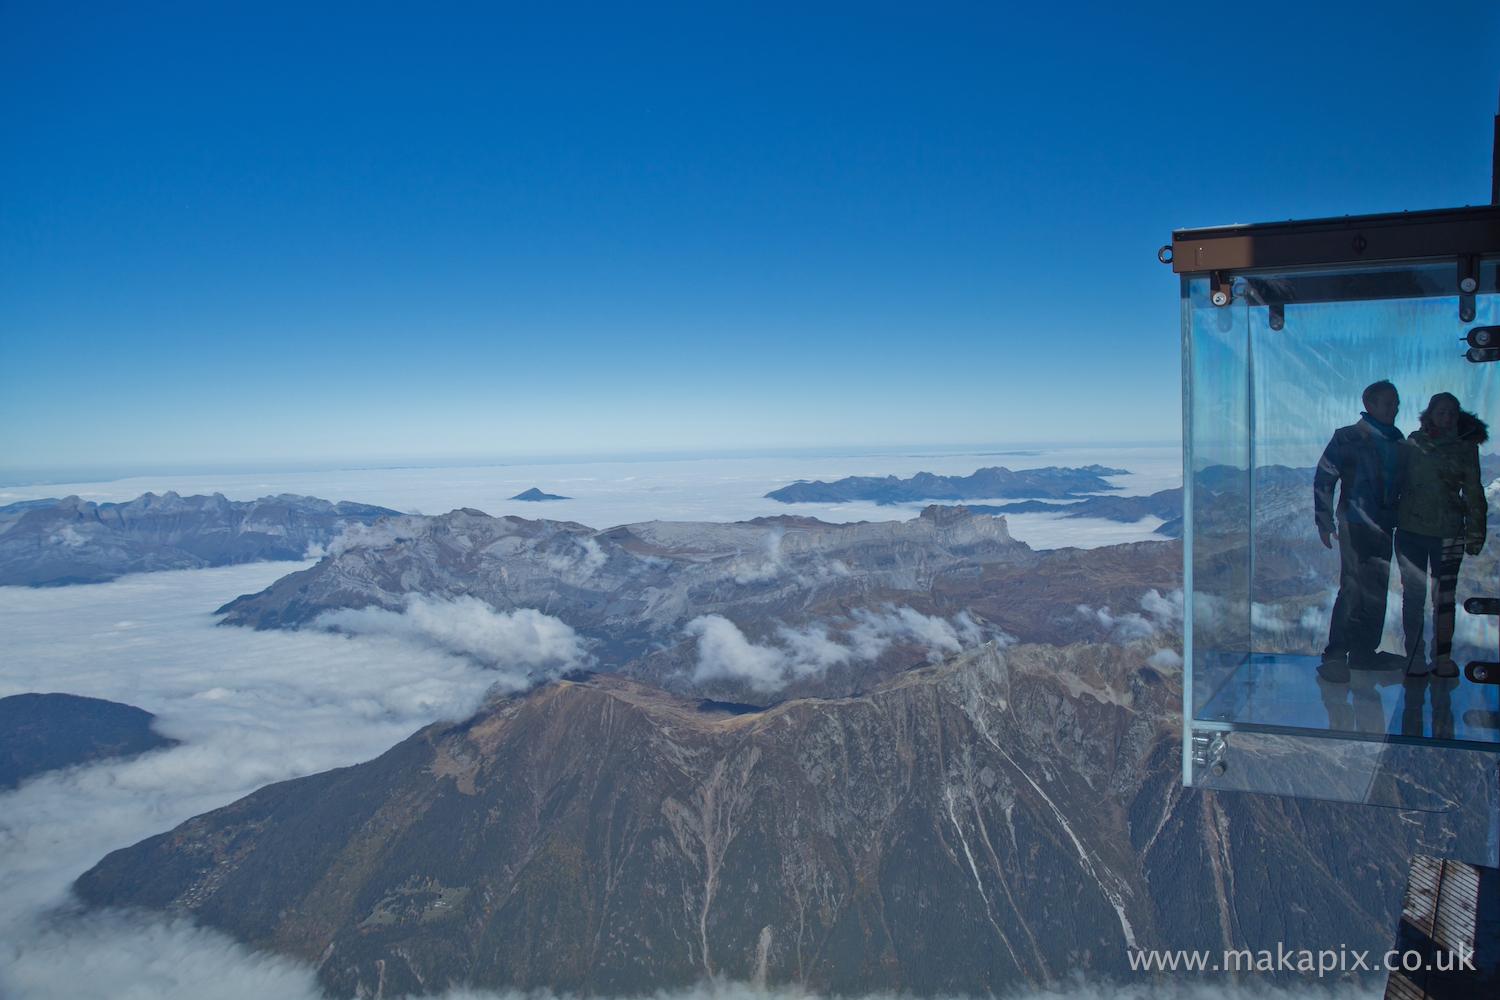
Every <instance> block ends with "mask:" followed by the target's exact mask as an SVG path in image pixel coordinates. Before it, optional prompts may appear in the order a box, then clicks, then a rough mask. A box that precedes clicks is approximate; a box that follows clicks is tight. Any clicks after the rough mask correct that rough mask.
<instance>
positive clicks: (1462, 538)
mask: <svg viewBox="0 0 1500 1000" xmlns="http://www.w3.org/2000/svg"><path fill="white" fill-rule="evenodd" d="M1418 422H1419V423H1420V425H1421V426H1420V427H1418V428H1417V430H1414V431H1412V432H1411V436H1410V437H1409V438H1407V443H1408V445H1409V447H1408V449H1407V471H1406V482H1405V485H1404V486H1403V487H1402V491H1401V500H1400V503H1399V512H1398V517H1397V523H1396V561H1397V564H1398V565H1399V567H1400V569H1401V628H1402V631H1403V632H1404V633H1405V635H1406V655H1407V661H1408V665H1407V670H1406V672H1407V675H1408V676H1410V677H1421V676H1422V675H1424V674H1426V673H1427V672H1428V670H1429V669H1431V671H1432V673H1433V674H1434V675H1436V676H1437V677H1440V678H1453V677H1457V676H1458V664H1457V663H1455V662H1454V661H1453V656H1452V652H1453V616H1454V603H1455V601H1454V598H1455V594H1456V592H1457V590H1458V571H1459V568H1460V566H1461V565H1462V563H1463V558H1464V553H1465V552H1467V553H1468V554H1469V555H1471V556H1477V555H1479V553H1480V551H1481V550H1483V548H1484V538H1485V531H1486V529H1487V527H1488V526H1487V524H1486V514H1487V507H1488V501H1487V500H1486V498H1485V495H1484V486H1483V485H1482V484H1481V482H1480V476H1479V446H1480V445H1481V444H1483V443H1484V442H1485V441H1487V440H1489V436H1490V435H1489V428H1488V427H1486V426H1485V423H1484V421H1483V420H1480V419H1479V418H1478V417H1476V416H1475V415H1474V414H1472V413H1468V412H1466V411H1465V410H1464V409H1463V408H1462V407H1460V406H1459V404H1458V397H1457V396H1454V395H1453V394H1452V393H1450V392H1440V393H1438V394H1437V395H1435V396H1433V397H1432V399H1431V400H1430V401H1429V402H1428V404H1427V409H1425V410H1423V411H1422V415H1421V417H1420V418H1419V420H1418ZM1429 578H1430V579H1431V580H1432V581H1433V584H1434V586H1433V588H1432V590H1433V593H1432V631H1431V632H1430V633H1427V632H1426V622H1425V621H1424V619H1425V617H1426V610H1427V589H1428V580H1429ZM1424 634H1430V635H1431V636H1432V662H1431V664H1429V663H1428V661H1427V650H1426V644H1425V642H1424V641H1423V635H1424ZM1410 690H1411V689H1410V688H1408V694H1410ZM1434 707H1436V705H1435V704H1434ZM1433 735H1437V734H1436V733H1434V734H1433Z"/></svg>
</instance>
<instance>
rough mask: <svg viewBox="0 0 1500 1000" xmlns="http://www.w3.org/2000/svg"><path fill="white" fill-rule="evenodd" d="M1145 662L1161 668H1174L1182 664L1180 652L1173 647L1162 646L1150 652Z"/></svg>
mask: <svg viewBox="0 0 1500 1000" xmlns="http://www.w3.org/2000/svg"><path fill="white" fill-rule="evenodd" d="M1146 662H1147V663H1149V664H1151V665H1152V666H1153V667H1157V668H1158V669H1161V670H1176V669H1177V668H1178V667H1181V666H1182V654H1181V653H1179V652H1177V650H1175V649H1169V648H1162V649H1158V650H1157V651H1156V652H1154V653H1152V654H1151V656H1150V658H1149V659H1147V660H1146Z"/></svg>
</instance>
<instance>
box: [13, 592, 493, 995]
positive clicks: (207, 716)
mask: <svg viewBox="0 0 1500 1000" xmlns="http://www.w3.org/2000/svg"><path fill="white" fill-rule="evenodd" d="M298 568H299V567H298V566H297V565H295V564H293V565H288V564H285V563H281V564H274V563H273V564H266V563H259V564H251V565H248V566H234V567H224V568H220V569H205V570H186V571H179V572H169V573H151V574H142V575H137V576H127V577H123V578H121V579H119V580H116V581H114V582H112V583H104V584H96V585H91V586H74V587H60V588H49V589H43V590H31V589H27V588H21V587H4V588H0V696H3V695H11V694H19V693H22V692H27V691H41V692H50V691H61V692H67V693H71V694H78V695H85V696H88V697H94V698H107V699H110V700H112V701H119V702H124V703H126V704H131V705H136V706H139V707H141V708H144V709H146V710H147V711H150V712H154V713H156V715H157V724H156V725H157V729H158V730H159V731H160V732H161V733H163V735H166V736H170V737H173V738H175V739H178V740H181V741H182V744H181V745H180V746H177V747H174V748H172V749H169V750H162V751H156V752H153V753H150V754H146V755H144V756H142V757H139V758H136V759H135V760H129V761H108V762H103V763H99V764H95V765H91V766H87V767H80V768H72V769H69V770H65V771H60V772H52V773H50V774H46V775H41V776H38V777H37V778H34V779H32V780H30V781H27V782H26V783H24V784H23V785H22V786H21V787H20V788H19V789H17V790H15V791H12V792H7V793H3V794H0V939H3V940H5V941H6V942H7V943H8V947H7V948H6V949H4V950H3V951H0V995H7V996H9V995H22V996H26V995H34V996H49V995H74V996H88V995H91V993H92V994H93V995H101V996H102V995H116V996H118V995H139V996H156V995H165V996H176V995H181V996H207V997H214V996H219V995H236V993H237V995H264V996H285V995H296V991H295V990H292V989H288V990H285V991H283V990H281V989H279V988H274V984H275V983H278V982H286V983H292V982H294V981H301V980H299V979H297V977H296V976H292V977H291V978H290V979H286V978H285V977H284V975H283V971H277V970H279V969H281V966H276V965H274V963H273V964H271V965H263V964H256V963H258V962H260V960H259V959H255V960H254V961H249V960H248V959H247V960H245V961H242V960H241V959H242V958H243V956H242V955H241V953H240V952H237V951H235V950H234V949H233V948H230V947H229V946H228V945H223V946H218V950H217V951H215V950H214V948H213V947H210V946H209V945H204V947H205V948H207V949H208V953H205V955H204V956H203V957H202V962H204V963H207V965H205V966H204V968H209V967H212V966H213V963H214V962H216V961H219V960H221V959H222V961H223V962H226V963H228V965H229V966H231V967H232V968H233V969H234V970H238V971H237V972H234V973H233V974H232V975H231V974H226V976H227V978H225V985H224V988H223V990H222V991H220V992H217V993H216V992H215V991H214V990H212V989H208V988H204V989H202V990H199V989H197V987H196V986H193V985H192V984H193V983H209V984H212V983H213V982H214V981H215V976H214V975H212V974H209V973H204V974H203V975H202V976H199V975H198V974H197V973H195V972H192V971H191V969H189V968H187V967H184V968H183V969H182V970H180V972H181V975H182V976H184V977H186V978H185V979H184V980H183V983H184V984H185V985H182V986H180V987H170V985H169V984H168V985H163V983H165V980H159V979H157V978H153V976H157V974H158V973H160V974H161V975H168V974H169V973H170V975H178V971H176V965H177V964H178V962H179V958H180V957H181V956H183V955H186V954H187V953H188V952H196V951H198V950H199V949H198V946H197V945H195V944H193V943H192V941H201V940H206V939H198V938H192V939H191V940H188V939H184V938H182V936H181V934H180V933H179V931H178V930H173V929H171V928H167V929H162V928H160V927H157V929H155V930H149V931H148V930H145V929H143V928H145V927H147V925H146V924H140V923H139V922H129V921H127V922H126V923H124V924H121V925H120V927H121V928H126V927H128V928H133V929H130V930H128V932H127V931H126V930H121V929H114V930H111V929H110V927H112V926H113V925H108V926H107V925H105V924H102V923H92V924H87V925H86V926H84V928H83V930H80V931H79V932H78V935H81V936H75V935H73V933H72V932H71V931H69V932H68V933H66V934H65V933H63V932H62V931H59V930H57V927H59V926H63V925H62V924H58V925H56V926H53V925H51V924H49V925H48V926H52V927H53V929H52V930H45V929H43V927H42V925H41V924H40V923H39V922H38V919H37V918H38V916H39V914H40V913H42V912H43V911H44V910H46V909H48V908H50V907H53V906H56V905H57V904H59V903H62V902H63V901H64V900H65V899H66V898H67V888H68V886H69V885H70V884H71V883H72V881H73V879H74V878H76V877H77V876H78V875H79V874H81V873H82V872H84V871H85V870H87V869H88V868H89V867H91V866H92V865H93V864H94V863H95V862H97V861H98V860H99V859H100V858H101V857H103V856H104V855H105V854H107V853H109V852H110V851H112V850H115V849H117V848H121V847H126V846H129V845H130V844H133V843H136V842H137V841H139V840H142V839H143V838H145V837H148V836H151V835H152V834H156V833H160V832H162V831H164V830H168V829H170V828H172V827H173V826H175V825H177V824H178V823H181V822H182V821H184V820H186V819H188V818H190V817H192V816H194V815H197V814H199V813H202V812H206V811H208V810H210V809H215V808H218V807H219V806H222V805H226V804H228V803H229V802H232V801H234V800H235V799H238V798H240V797H242V796H244V795H247V794H249V793H250V792H252V791H254V790H255V789H257V788H259V787H261V786H263V785H265V784H267V783H269V782H272V781H281V780H285V779H287V778H293V777H298V776H301V775H305V774H312V773H316V772H319V771H325V770H328V769H330V768H334V767H342V766H346V765H349V764H354V763H358V762H359V761H363V760H369V759H370V758H372V757H374V756H376V755H378V754H380V753H381V752H383V751H384V750H386V749H388V748H389V747H391V746H392V745H394V744H395V743H397V742H399V741H400V740H402V739H404V738H406V737H407V736H409V735H411V733H412V732H414V731H415V730H416V729H418V728H420V727H421V726H423V725H426V724H428V723H430V722H434V721H437V720H439V719H460V718H465V717H467V716H468V715H470V714H472V712H473V711H474V709H475V708H477V707H478V705H479V703H480V702H481V701H482V699H483V698H484V696H485V693H486V692H487V691H488V690H489V689H490V687H491V686H492V685H493V684H494V683H495V682H496V680H497V676H498V675H497V672H496V671H495V670H492V669H488V668H486V667H482V666H480V665H478V664H476V663H475V662H473V661H472V660H470V659H468V658H464V657H459V656H454V655H452V654H451V653H448V652H445V651H443V650H441V649H438V648H433V647H428V646H422V645H416V644H413V643H412V642H409V641H406V640H405V639H402V638H398V637H396V636H393V635H373V636H362V637H348V636H339V635H333V634H329V633H326V632H321V631H315V630H304V631H301V632H288V631H280V630H268V631H264V632H256V631H254V630H252V629H245V628H234V627H219V626H216V625H215V619H214V617H213V616H212V614H211V612H212V610H213V609H214V608H216V607H218V606H219V605H221V604H223V603H224V602H226V601H228V600H230V599H231V598H233V597H235V596H237V595H239V594H244V593H252V592H255V591H258V590H260V589H262V588H264V587H265V586H266V585H268V584H269V583H271V582H272V581H273V580H275V579H277V578H278V577H280V576H281V575H283V574H285V573H287V572H289V571H294V570H296V569H298ZM122 919H123V918H122ZM64 923H65V924H66V923H67V922H66V921H65V922H64ZM153 926H154V925H153ZM105 939H108V940H107V941H106V940H105ZM84 940H88V941H93V942H94V944H92V945H89V946H88V947H83V946H82V945H77V942H79V941H84ZM101 942H102V943H101ZM109 942H114V943H113V944H110V943H109ZM75 945H76V946H77V947H75ZM95 945H97V956H98V957H96V958H95V959H92V960H90V961H85V960H84V959H83V958H81V957H80V956H86V955H88V954H91V953H94V951H95ZM70 949H72V950H70ZM153 949H156V950H155V951H153ZM153 954H154V955H155V956H156V958H157V959H159V960H160V961H161V962H163V963H166V966H165V968H166V971H162V970H157V971H156V972H152V971H151V970H150V969H149V968H147V966H150V965H151V961H150V960H149V956H151V955H153ZM137 955H139V958H137V957H136V956H137ZM237 955H239V956H241V957H236V956H237ZM214 956H218V957H217V958H216V957H214ZM246 961H249V965H246ZM90 962H92V964H90ZM111 963H114V964H113V965H112V964H111ZM133 963H138V964H133ZM252 967H253V968H252ZM47 969H52V970H54V972H56V974H57V975H60V976H62V978H61V979H60V980H58V982H60V983H61V984H62V985H60V986H58V988H57V989H56V991H55V993H48V992H47V989H48V987H47V983H46V980H47V979H48V977H49V975H51V973H48V972H46V971H45V970H47ZM131 969H136V970H137V972H139V976H140V978H136V972H131V971H129V970H131ZM28 970H30V971H28ZM57 970H62V971H61V972H57ZM111 970H114V971H111ZM241 973H243V974H244V975H252V973H253V976H262V975H265V976H269V977H270V978H267V979H260V980H253V981H259V982H265V983H267V984H269V985H268V986H267V988H266V989H264V990H259V991H257V990H254V989H248V988H247V989H243V990H238V991H236V989H234V988H233V984H234V983H237V982H240V981H241V980H240V979H237V978H235V977H236V976H239V975H240V974H241ZM286 975H290V974H289V973H288V974H286ZM298 975H301V973H299V974H298ZM253 976H252V979H253ZM194 977H196V978H194ZM278 977H281V978H278ZM23 981H24V982H26V983H29V984H30V985H29V986H28V987H27V988H26V989H25V990H22V989H21V988H20V984H21V983H22V982H23ZM246 981H251V980H246ZM111 983H115V984H116V985H115V986H114V987H113V988H111V987H110V986H109V984H111ZM119 983H130V984H134V985H133V986H132V987H131V988H132V989H133V990H134V992H128V993H127V994H122V992H121V989H122V988H121V987H119V986H118V984H119ZM74 987H76V988H77V989H76V991H75V989H74ZM174 991H175V992H174Z"/></svg>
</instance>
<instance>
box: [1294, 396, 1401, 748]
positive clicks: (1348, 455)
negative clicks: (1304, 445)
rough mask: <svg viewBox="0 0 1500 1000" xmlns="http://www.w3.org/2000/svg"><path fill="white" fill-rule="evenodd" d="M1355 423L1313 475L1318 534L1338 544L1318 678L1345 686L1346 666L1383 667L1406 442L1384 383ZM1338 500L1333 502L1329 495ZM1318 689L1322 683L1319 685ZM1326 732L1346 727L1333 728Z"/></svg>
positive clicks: (1339, 434)
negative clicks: (1335, 584) (1336, 578)
mask: <svg viewBox="0 0 1500 1000" xmlns="http://www.w3.org/2000/svg"><path fill="white" fill-rule="evenodd" d="M1362 401H1363V402H1364V406H1365V410H1364V412H1363V413H1362V414H1360V420H1359V422H1358V423H1354V424H1350V425H1349V426H1348V427H1340V428H1339V429H1338V430H1336V431H1334V432H1333V437H1332V439H1331V440H1330V441H1329V442H1328V447H1327V448H1325V449H1324V450H1323V456H1322V458H1320V459H1319V460H1318V469H1317V472H1316V473H1314V475H1313V509H1314V516H1315V518H1316V521H1317V529H1318V537H1319V539H1320V540H1321V541H1322V542H1323V544H1324V546H1326V547H1328V548H1332V547H1333V544H1332V542H1331V541H1330V538H1337V539H1338V543H1339V592H1338V597H1337V598H1336V599H1335V600H1334V604H1333V616H1332V620H1331V621H1330V623H1329V626H1328V645H1327V646H1326V647H1325V648H1324V650H1323V658H1322V662H1321V663H1320V664H1319V666H1318V676H1319V678H1320V679H1321V680H1322V681H1324V682H1327V683H1330V684H1347V683H1348V681H1349V668H1350V667H1355V668H1357V669H1363V670H1371V669H1377V668H1378V667H1379V666H1380V665H1381V664H1380V662H1379V660H1378V658H1377V656H1376V652H1375V650H1376V649H1377V647H1379V645H1380V639H1381V634H1382V633H1383V632H1384V630H1385V602H1386V591H1387V589H1388V586H1389V583H1390V578H1391V553H1392V545H1393V542H1392V533H1393V532H1394V531H1395V528H1396V519H1397V503H1398V500H1399V498H1400V496H1401V490H1402V487H1403V485H1404V481H1405V478H1406V453H1407V450H1408V448H1407V444H1406V439H1405V438H1404V437H1403V436H1402V434H1401V432H1400V431H1399V430H1397V429H1396V426H1395V424H1396V414H1397V412H1399V411H1400V409H1401V397H1400V395H1399V394H1398V393H1397V392H1396V387H1395V386H1394V385H1392V384H1391V383H1390V382H1387V381H1384V380H1382V381H1380V382H1375V383H1374V384H1372V385H1370V386H1368V387H1367V388H1366V389H1365V391H1364V394H1363V396H1362ZM1335 487H1337V489H1338V503H1337V505H1336V506H1335V504H1334V490H1335ZM1320 686H1321V685H1320ZM1329 722H1330V726H1331V727H1332V728H1346V727H1340V726H1335V725H1333V719H1332V718H1330V720H1329Z"/></svg>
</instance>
